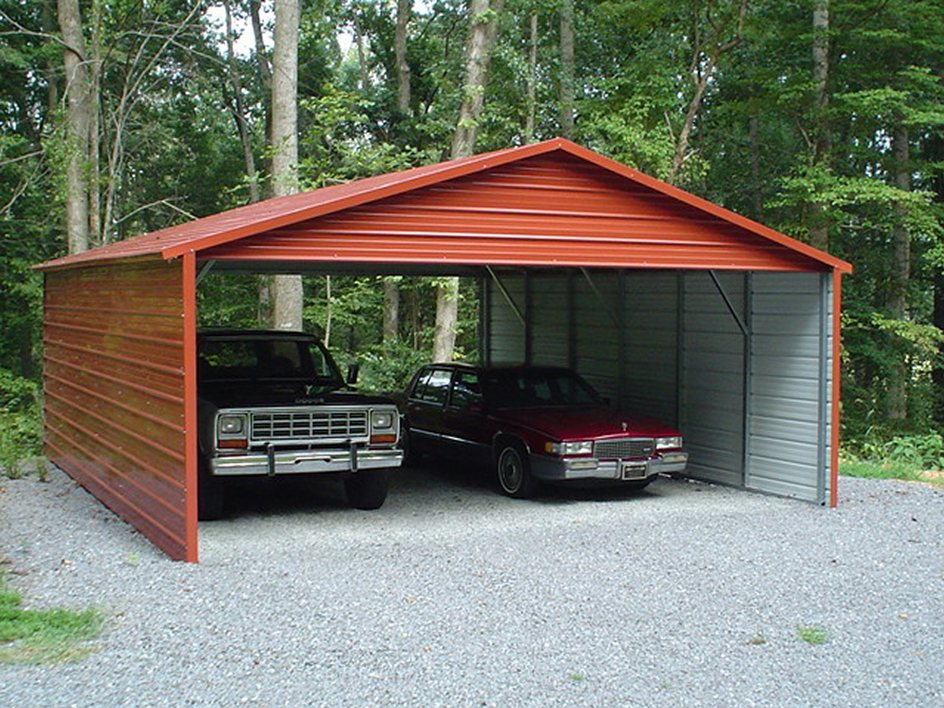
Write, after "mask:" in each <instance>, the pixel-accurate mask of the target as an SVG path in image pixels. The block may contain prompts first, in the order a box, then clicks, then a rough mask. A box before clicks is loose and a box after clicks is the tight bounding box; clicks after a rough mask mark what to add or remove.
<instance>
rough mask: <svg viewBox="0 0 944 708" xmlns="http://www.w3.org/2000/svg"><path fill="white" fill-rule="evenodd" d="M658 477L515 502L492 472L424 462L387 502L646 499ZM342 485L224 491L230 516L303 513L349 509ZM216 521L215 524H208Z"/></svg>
mask: <svg viewBox="0 0 944 708" xmlns="http://www.w3.org/2000/svg"><path fill="white" fill-rule="evenodd" d="M658 486H659V481H658V480H657V481H656V482H654V483H653V484H652V485H650V486H649V487H647V488H646V489H643V490H633V489H628V488H623V487H555V486H550V485H544V486H543V487H542V488H541V489H540V491H539V492H538V493H537V494H536V495H535V496H534V497H533V498H532V499H529V500H511V499H507V498H506V497H504V495H502V494H501V493H500V492H499V491H498V488H497V485H496V483H495V482H494V480H493V479H492V476H491V474H489V473H487V472H483V471H482V469H481V468H479V467H476V466H472V465H461V464H458V465H452V464H449V465H446V464H442V463H438V464H437V463H433V462H425V461H424V463H423V464H421V465H417V466H414V467H405V468H402V469H398V470H396V471H394V472H393V473H391V477H390V492H389V495H388V497H387V503H388V504H390V503H391V502H395V503H396V505H397V506H400V507H407V508H416V509H419V510H422V511H429V510H430V509H431V508H435V507H436V506H437V505H438V506H441V507H443V508H448V507H449V506H450V502H452V501H457V500H461V501H465V502H474V501H475V500H480V501H482V502H495V501H508V502H509V503H515V504H519V503H520V504H542V505H546V506H563V505H569V504H575V503H586V502H608V503H612V502H614V501H627V502H629V501H633V500H642V499H645V498H650V497H654V496H659V493H658V491H657V490H658ZM348 508H349V506H348V503H347V497H346V495H345V493H344V485H343V482H342V481H341V480H338V479H322V480H318V479H303V478H293V477H283V478H273V479H254V480H231V482H230V485H229V486H228V487H227V490H226V514H225V518H226V519H228V520H234V519H240V518H252V517H259V516H263V517H265V516H280V515H291V514H299V513H306V514H310V513H319V512H337V511H339V510H346V509H348ZM210 523H212V522H210Z"/></svg>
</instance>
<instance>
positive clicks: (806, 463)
mask: <svg viewBox="0 0 944 708" xmlns="http://www.w3.org/2000/svg"><path fill="white" fill-rule="evenodd" d="M753 287H754V292H753V297H752V298H751V303H752V313H751V321H752V329H753V341H752V350H753V356H752V358H751V409H752V411H753V413H754V414H753V415H752V417H751V420H750V421H749V429H748V436H749V442H748V446H749V447H748V449H749V457H748V470H747V479H746V486H748V487H749V488H752V489H758V490H761V491H766V492H773V493H776V494H786V495H788V496H795V497H799V498H801V499H806V500H808V501H816V500H817V498H818V496H819V494H820V483H821V478H820V474H819V466H820V430H821V427H820V420H821V418H820V416H822V415H825V411H824V410H823V408H822V406H821V393H822V391H821V386H822V385H823V383H824V382H822V381H821V380H820V374H821V363H822V362H821V357H820V354H821V351H822V350H821V344H822V342H821V325H822V323H821V320H820V303H821V293H820V276H819V275H818V274H786V273H774V274H767V273H756V274H754V276H753Z"/></svg>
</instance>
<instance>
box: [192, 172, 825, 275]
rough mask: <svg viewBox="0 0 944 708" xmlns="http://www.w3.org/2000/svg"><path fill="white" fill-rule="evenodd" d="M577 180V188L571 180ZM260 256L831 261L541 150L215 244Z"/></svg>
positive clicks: (808, 266)
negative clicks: (510, 161)
mask: <svg viewBox="0 0 944 708" xmlns="http://www.w3.org/2000/svg"><path fill="white" fill-rule="evenodd" d="M576 185H579V189H576V188H575V186H576ZM201 257H203V258H206V259H215V260H246V261H258V262H280V263H288V262H290V261H307V262H313V261H314V262H317V261H348V262H354V263H368V262H376V261H382V262H388V263H444V264H445V263H449V264H464V265H474V264H477V263H489V264H493V265H531V266H540V265H559V266H564V265H572V266H602V267H646V268H718V269H738V270H790V271H793V270H823V269H825V268H826V267H827V266H826V265H825V264H823V263H822V262H821V261H819V260H814V259H811V258H810V257H809V256H807V255H806V254H804V253H801V252H799V251H797V250H794V249H791V248H786V247H784V246H783V245H782V244H780V243H776V242H773V241H771V240H769V239H767V238H765V237H762V236H760V235H758V234H755V233H753V232H746V231H745V230H744V229H743V228H740V227H738V226H735V225H734V224H732V223H730V222H729V221H726V220H723V219H720V218H718V217H716V216H714V215H711V214H707V213H705V212H704V211H701V210H698V209H695V208H693V207H690V206H688V205H685V204H679V203H678V202H677V201H676V200H674V199H671V198H668V197H665V196H664V195H656V196H655V198H654V197H653V194H652V192H651V190H649V189H647V188H645V187H641V186H639V185H637V184H636V183H633V182H627V181H626V180H625V179H622V178H619V177H618V176H615V175H613V174H612V173H611V172H609V171H606V170H603V169H602V168H600V167H597V166H595V165H591V164H588V163H586V162H585V161H583V160H580V159H578V158H575V157H572V156H568V155H560V154H556V153H555V154H544V155H537V156H533V157H530V158H527V159H523V160H519V161H517V162H515V163H513V164H508V165H505V166H503V167H501V168H500V169H494V170H489V171H487V172H484V173H477V174H475V175H470V176H466V177H461V178H457V179H453V180H450V181H449V182H445V183H438V184H436V185H432V186H429V187H426V188H423V189H417V190H414V191H411V192H409V193H405V194H401V195H397V196H394V197H388V198H386V199H381V200H379V201H375V202H371V203H369V204H363V205H361V206H357V207H352V208H349V209H347V210H345V211H343V212H341V213H336V214H330V215H326V216H322V217H319V218H316V219H309V220H306V221H301V222H296V223H294V224H290V225H287V226H284V227H282V228H278V229H274V230H271V231H268V232H266V233H264V234H259V235H257V236H252V237H247V238H244V239H241V240H239V241H232V242H229V243H226V244H221V245H219V246H216V247H214V248H210V249H207V250H206V251H204V252H203V253H202V254H201Z"/></svg>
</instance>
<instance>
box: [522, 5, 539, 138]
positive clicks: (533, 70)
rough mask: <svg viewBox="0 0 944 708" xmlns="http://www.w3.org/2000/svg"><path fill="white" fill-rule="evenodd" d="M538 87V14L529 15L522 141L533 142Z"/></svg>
mask: <svg viewBox="0 0 944 708" xmlns="http://www.w3.org/2000/svg"><path fill="white" fill-rule="evenodd" d="M537 85H538V13H536V12H532V13H531V38H530V49H529V51H528V115H527V117H526V118H525V124H524V141H525V142H526V143H533V142H534V119H535V114H536V113H537V105H538V101H537Z"/></svg>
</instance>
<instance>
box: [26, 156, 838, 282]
mask: <svg viewBox="0 0 944 708" xmlns="http://www.w3.org/2000/svg"><path fill="white" fill-rule="evenodd" d="M555 152H558V153H561V154H562V157H568V156H569V157H570V158H571V160H572V159H573V158H577V159H578V160H581V161H584V162H585V163H587V164H589V165H595V166H596V167H597V168H602V169H603V170H606V171H608V172H609V173H612V174H614V175H617V176H619V177H620V178H622V179H624V180H626V181H627V182H628V184H627V186H630V187H632V188H634V189H636V190H638V189H639V188H640V187H642V188H644V190H645V191H647V192H648V191H649V190H652V192H655V193H656V194H654V195H652V196H653V197H656V198H658V199H659V201H663V202H665V201H668V202H671V203H673V204H674V205H675V206H676V207H678V208H681V209H684V210H685V211H686V212H687V213H689V214H692V213H696V214H697V213H700V214H701V215H703V216H704V217H706V218H707V219H709V220H710V221H712V222H715V223H718V222H719V220H720V222H722V224H723V225H724V226H725V227H726V228H727V229H728V230H729V231H730V232H731V233H732V236H734V237H736V236H737V233H741V234H742V235H744V236H748V237H751V240H752V241H757V240H758V239H757V237H760V240H762V241H763V240H766V241H767V242H768V247H773V249H774V250H777V251H780V252H781V257H780V259H779V261H777V260H772V261H771V263H770V265H769V266H768V267H780V266H778V265H777V264H778V263H780V262H786V261H785V259H784V258H783V255H784V254H783V252H784V250H786V251H792V252H793V253H792V255H789V256H787V258H786V260H787V261H799V262H803V261H807V262H808V261H812V262H813V263H811V265H814V264H815V265H817V266H819V268H823V267H824V266H825V267H828V268H832V269H837V270H839V271H840V272H844V273H849V272H851V270H852V266H851V265H850V264H849V263H847V262H845V261H843V260H840V259H838V258H835V257H833V256H831V255H829V254H828V253H825V252H823V251H819V250H817V249H815V248H813V247H812V246H809V245H807V244H804V243H801V242H799V241H797V240H795V239H792V238H790V237H788V236H786V235H784V234H782V233H780V232H778V231H775V230H773V229H771V228H768V227H766V226H763V225H762V224H759V223H757V222H755V221H752V220H751V219H748V218H746V217H743V216H740V215H738V214H735V213H734V212H732V211H729V210H727V209H724V208H723V207H720V206H718V205H716V204H712V203H711V202H708V201H706V200H704V199H701V198H699V197H696V196H694V195H692V194H689V193H688V192H685V191H683V190H681V189H678V188H677V187H673V186H671V185H669V184H666V183H665V182H662V181H660V180H657V179H655V178H653V177H649V176H648V175H645V174H643V173H641V172H638V171H637V170H634V169H632V168H629V167H626V166H625V165H621V164H620V163H618V162H615V161H613V160H610V159H609V158H606V157H603V156H602V155H600V154H598V153H595V152H593V151H591V150H587V149H586V148H582V147H580V146H579V145H576V144H575V143H572V142H570V141H568V140H564V139H563V138H555V139H553V140H548V141H545V142H542V143H535V144H533V145H526V146H523V147H517V148H509V149H506V150H498V151H496V152H491V153H483V154H480V155H473V156H472V157H468V158H463V159H459V160H450V161H447V162H441V163H438V164H435V165H428V166H424V167H416V168H413V169H410V170H404V171H402V172H394V173H390V174H385V175H378V176H376V177H368V178H366V179H362V180H358V181H356V182H350V183H347V184H342V185H336V186H331V187H324V188H322V189H317V190H314V191H310V192H302V193H299V194H293V195H290V196H287V197H277V198H274V199H268V200H265V201H262V202H257V203H255V204H249V205H246V206H243V207H239V208H236V209H231V210H229V211H225V212H221V213H219V214H214V215H212V216H208V217H205V218H202V219H196V220H194V221H190V222H187V223H185V224H180V225H178V226H172V227H169V228H166V229H161V230H160V231H154V232H152V233H149V234H145V235H143V236H138V237H136V238H131V239H127V240H125V241H118V242H116V243H112V244H109V245H106V246H102V247H100V248H96V249H92V250H90V251H86V252H84V253H80V254H76V255H72V256H65V257H63V258H58V259H56V260H52V261H48V262H46V263H43V264H41V265H39V266H37V268H38V269H53V268H63V267H70V266H73V265H81V264H86V263H91V262H100V261H107V260H114V259H124V258H131V257H140V256H157V255H159V256H161V257H163V258H165V259H170V258H175V257H178V256H181V255H183V254H185V253H191V252H193V253H197V254H198V255H202V252H205V251H208V250H211V249H212V252H213V255H214V256H221V255H223V254H224V253H226V252H232V251H233V250H234V249H238V245H237V244H236V243H235V242H237V241H239V240H241V239H246V238H248V237H252V236H256V235H258V234H263V233H265V232H275V231H278V232H279V233H281V234H285V233H286V230H287V229H289V227H291V226H293V225H296V224H299V223H300V222H311V221H312V220H313V219H317V218H318V217H324V216H326V215H329V214H337V212H340V211H344V210H349V209H353V208H354V207H359V206H361V205H365V204H372V203H374V202H379V201H381V200H385V199H388V198H390V197H394V196H397V195H403V194H405V193H408V192H413V191H416V190H421V189H423V188H425V187H430V186H433V185H438V184H441V183H444V182H447V181H450V180H455V179H457V178H460V177H467V176H470V175H475V174H477V173H481V172H485V171H487V170H495V169H496V168H500V167H502V166H506V165H509V164H511V163H519V162H522V161H526V160H528V159H529V158H534V157H536V156H552V154H553V153H555ZM649 193H650V194H651V192H649ZM666 197H668V198H669V199H668V200H666V199H665V198H666ZM339 217H340V215H337V216H336V217H335V219H337V218H339ZM532 218H537V219H540V218H542V215H541V214H538V213H536V214H533V215H532ZM688 221H690V222H693V221H694V219H692V218H691V217H689V219H688ZM731 227H735V228H731ZM742 230H743V231H742ZM745 232H746V233H745ZM273 235H274V234H273ZM325 235H326V236H328V239H327V240H326V242H325V243H324V244H323V245H324V246H328V245H329V243H330V231H328V232H327V233H326V234H325ZM499 236H500V235H499ZM275 238H276V240H277V239H278V236H275ZM483 238H484V239H486V240H488V237H487V236H486V235H484V234H474V235H472V236H471V239H470V243H467V244H465V252H466V253H467V254H468V255H467V256H466V257H465V260H466V261H467V262H474V261H476V260H481V254H482V253H485V252H487V253H489V254H491V253H493V249H495V246H496V245H497V244H496V243H495V242H494V240H492V241H489V242H488V243H487V244H486V243H485V242H484V241H483V243H482V245H483V246H485V247H486V248H487V250H486V251H483V250H482V249H476V248H475V245H474V241H475V240H481V239H483ZM539 240H540V239H535V243H533V244H530V245H529V249H530V251H529V253H531V254H532V255H530V256H528V257H527V258H525V259H523V260H521V261H519V262H520V263H521V264H532V263H537V262H541V261H542V258H541V256H540V248H541V246H540V244H539V243H537V241H539ZM253 241H254V242H256V243H258V239H253ZM247 245H248V243H247ZM365 245H366V244H365ZM613 246H616V247H618V243H614V244H613ZM778 246H779V247H780V248H777V247H778ZM403 247H404V252H403V254H399V255H398V254H397V253H396V244H395V243H388V244H387V247H385V248H382V249H379V250H377V252H371V249H370V248H369V247H368V248H367V250H365V251H364V253H363V256H361V257H358V258H353V259H352V260H358V261H362V262H370V261H373V262H378V261H384V262H414V261H420V262H424V261H425V262H429V259H427V258H425V257H421V256H420V254H418V253H414V254H412V255H411V254H410V252H409V251H410V243H409V239H407V240H406V241H405V242H403ZM657 247H658V244H655V243H652V244H649V245H648V248H649V249H650V250H651V249H652V248H657ZM469 248H471V249H472V250H471V251H469V250H468V249H469ZM535 249H537V250H535ZM498 250H500V249H498ZM250 251H251V249H250ZM631 252H632V249H627V254H629V253H631ZM728 252H729V253H730V251H728ZM325 253H326V257H327V256H328V255H329V254H330V247H328V248H327V250H326V251H325ZM205 255H210V254H209V253H207V254H205ZM339 255H340V254H339ZM495 255H498V254H495ZM601 255H602V257H603V262H602V263H600V265H607V263H608V259H607V258H606V254H605V253H604V254H597V256H601ZM644 255H645V254H644V253H643V256H644ZM692 255H693V256H694V257H695V259H694V260H693V261H692V265H691V267H702V268H711V267H714V266H713V264H712V263H711V254H710V252H709V253H698V254H695V253H693V254H692ZM580 256H581V254H580V253H579V252H574V251H571V252H568V251H563V252H561V253H555V254H554V257H553V258H548V259H546V263H547V265H555V264H556V265H568V264H571V263H570V261H571V260H573V261H574V262H573V263H572V264H574V265H591V264H595V261H594V260H593V259H590V260H587V258H581V257H580ZM243 258H245V255H244V256H243ZM499 260H501V262H509V263H514V262H516V261H515V259H514V258H509V259H507V261H506V260H503V259H499ZM642 261H643V262H640V264H639V265H643V266H644V265H646V263H645V261H646V258H645V257H643V258H642ZM489 262H491V260H490V261H489ZM496 262H497V261H496ZM696 262H697V266H696ZM666 265H669V264H668V263H666ZM717 265H718V267H725V266H727V267H734V265H735V264H734V263H733V262H732V263H719V264H717ZM677 267H686V264H685V262H683V261H679V262H678V264H677ZM742 267H743V266H742ZM748 267H749V266H748ZM794 267H796V266H794Z"/></svg>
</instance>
